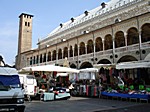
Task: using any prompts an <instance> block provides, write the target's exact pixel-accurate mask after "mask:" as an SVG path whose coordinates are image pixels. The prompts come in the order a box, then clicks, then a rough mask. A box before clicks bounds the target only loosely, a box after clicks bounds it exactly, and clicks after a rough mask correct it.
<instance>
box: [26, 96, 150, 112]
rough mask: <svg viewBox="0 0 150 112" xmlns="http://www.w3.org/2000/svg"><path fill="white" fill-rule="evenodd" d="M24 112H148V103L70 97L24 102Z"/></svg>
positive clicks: (149, 109) (149, 106)
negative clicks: (67, 98)
mask: <svg viewBox="0 0 150 112" xmlns="http://www.w3.org/2000/svg"><path fill="white" fill-rule="evenodd" d="M25 104H26V109H25V112H150V103H139V102H131V101H118V100H111V99H99V98H85V97H71V98H70V99H69V100H60V101H47V102H43V101H32V102H25Z"/></svg>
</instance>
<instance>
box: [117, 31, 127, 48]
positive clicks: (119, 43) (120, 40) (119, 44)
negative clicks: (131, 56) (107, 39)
mask: <svg viewBox="0 0 150 112" xmlns="http://www.w3.org/2000/svg"><path fill="white" fill-rule="evenodd" d="M123 46H125V37H124V33H123V32H122V31H119V32H117V33H116V35H115V48H118V47H123Z"/></svg>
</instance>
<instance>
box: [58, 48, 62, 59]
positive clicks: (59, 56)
mask: <svg viewBox="0 0 150 112" xmlns="http://www.w3.org/2000/svg"><path fill="white" fill-rule="evenodd" d="M58 59H62V50H61V49H59V50H58Z"/></svg>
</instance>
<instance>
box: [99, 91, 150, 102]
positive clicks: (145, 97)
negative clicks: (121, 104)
mask: <svg viewBox="0 0 150 112" xmlns="http://www.w3.org/2000/svg"><path fill="white" fill-rule="evenodd" d="M101 95H102V96H108V97H118V98H121V99H122V98H125V99H136V100H138V99H139V100H140V101H142V100H145V101H147V102H148V100H149V99H150V95H149V94H125V93H114V92H105V91H102V92H101Z"/></svg>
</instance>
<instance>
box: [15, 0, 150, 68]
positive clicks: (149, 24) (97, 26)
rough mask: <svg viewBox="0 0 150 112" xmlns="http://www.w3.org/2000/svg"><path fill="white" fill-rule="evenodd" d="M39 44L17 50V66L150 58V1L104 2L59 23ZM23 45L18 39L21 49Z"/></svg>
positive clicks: (75, 65) (90, 64) (88, 64)
mask: <svg viewBox="0 0 150 112" xmlns="http://www.w3.org/2000/svg"><path fill="white" fill-rule="evenodd" d="M31 32H32V30H31ZM26 33H27V32H26ZM19 38H22V37H19ZM27 38H29V39H31V37H30V36H29V37H27ZM19 42H20V41H19ZM24 43H25V42H24ZM25 44H26V43H25ZM37 44H38V48H36V49H33V50H31V49H28V50H26V51H23V50H22V51H20V52H18V55H17V57H16V62H17V63H16V67H17V69H21V68H23V67H26V66H37V65H47V64H55V65H60V66H63V63H64V61H65V60H66V58H67V60H68V62H69V66H70V67H71V68H78V69H81V68H90V67H93V66H94V65H95V64H116V63H120V62H129V61H138V60H150V2H149V0H111V1H109V2H108V3H104V2H103V3H101V5H100V6H99V7H97V8H95V9H93V10H90V11H85V12H84V13H83V14H81V15H80V16H78V17H72V18H71V19H70V20H69V21H67V22H66V23H60V26H58V27H57V28H56V29H54V30H53V31H52V32H51V33H50V34H48V36H47V37H45V38H44V39H42V40H39V41H38V43H37ZM21 45H22V43H19V46H18V49H20V48H21ZM23 46H24V45H23ZM19 53H20V54H21V55H20V54H19ZM19 56H20V57H19Z"/></svg>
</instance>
